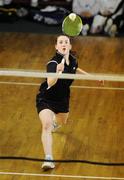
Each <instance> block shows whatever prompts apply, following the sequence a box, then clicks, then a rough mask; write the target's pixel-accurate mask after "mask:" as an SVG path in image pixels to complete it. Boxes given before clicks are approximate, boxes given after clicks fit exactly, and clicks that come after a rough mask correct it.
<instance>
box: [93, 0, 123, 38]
mask: <svg viewBox="0 0 124 180" xmlns="http://www.w3.org/2000/svg"><path fill="white" fill-rule="evenodd" d="M123 6H124V1H123V0H109V1H108V0H101V1H100V14H98V15H96V16H95V17H94V20H93V24H92V28H91V33H94V34H95V33H99V32H102V31H103V32H104V33H105V34H108V35H110V36H115V35H116V34H117V32H118V29H119V28H121V26H122V25H123V19H124V18H123V8H124V7H123Z"/></svg>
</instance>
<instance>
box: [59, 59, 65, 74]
mask: <svg viewBox="0 0 124 180" xmlns="http://www.w3.org/2000/svg"><path fill="white" fill-rule="evenodd" d="M61 63H62V64H65V59H64V58H63V59H62V61H61ZM59 74H62V71H59Z"/></svg>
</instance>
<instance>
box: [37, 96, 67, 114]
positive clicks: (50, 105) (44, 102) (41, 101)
mask: <svg viewBox="0 0 124 180" xmlns="http://www.w3.org/2000/svg"><path fill="white" fill-rule="evenodd" d="M36 108H37V112H38V113H39V112H40V111H41V110H43V109H50V110H51V111H53V112H54V113H56V114H58V113H67V112H69V98H65V99H62V100H61V101H54V100H48V99H45V98H44V97H42V96H41V94H38V95H37V96H36Z"/></svg>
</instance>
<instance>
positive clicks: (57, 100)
mask: <svg viewBox="0 0 124 180" xmlns="http://www.w3.org/2000/svg"><path fill="white" fill-rule="evenodd" d="M55 48H56V54H55V55H54V57H53V58H52V59H51V60H50V61H49V62H48V63H47V72H56V73H72V74H75V73H77V72H78V73H83V74H88V73H87V72H85V71H83V70H81V69H80V68H78V63H77V61H76V58H75V57H74V56H73V55H72V54H71V48H72V46H71V43H70V39H69V37H67V36H66V35H60V36H59V37H58V38H57V42H56V45H55ZM72 82H73V80H72V79H57V78H52V77H48V78H47V79H46V81H45V82H43V83H42V84H41V86H40V89H39V91H40V92H39V94H38V95H37V97H36V107H37V111H38V114H39V118H40V121H41V123H42V135H41V139H42V144H43V149H44V153H45V159H46V160H53V154H52V129H53V119H54V117H56V119H57V120H58V121H61V123H66V122H67V119H68V115H69V99H70V86H71V84H72ZM54 167H55V164H54V163H53V162H47V161H45V162H44V163H43V164H42V168H43V169H45V170H46V169H52V168H54Z"/></svg>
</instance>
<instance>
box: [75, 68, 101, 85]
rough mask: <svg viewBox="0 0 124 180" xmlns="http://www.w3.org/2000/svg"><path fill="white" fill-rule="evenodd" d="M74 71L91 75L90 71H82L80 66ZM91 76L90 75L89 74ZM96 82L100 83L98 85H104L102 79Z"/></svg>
mask: <svg viewBox="0 0 124 180" xmlns="http://www.w3.org/2000/svg"><path fill="white" fill-rule="evenodd" d="M76 73H78V74H84V75H91V74H90V73H88V72H86V71H84V70H83V69H81V68H79V67H78V68H77V69H76ZM91 76H92V75H91ZM98 82H99V83H100V85H102V86H104V80H99V81H98Z"/></svg>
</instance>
